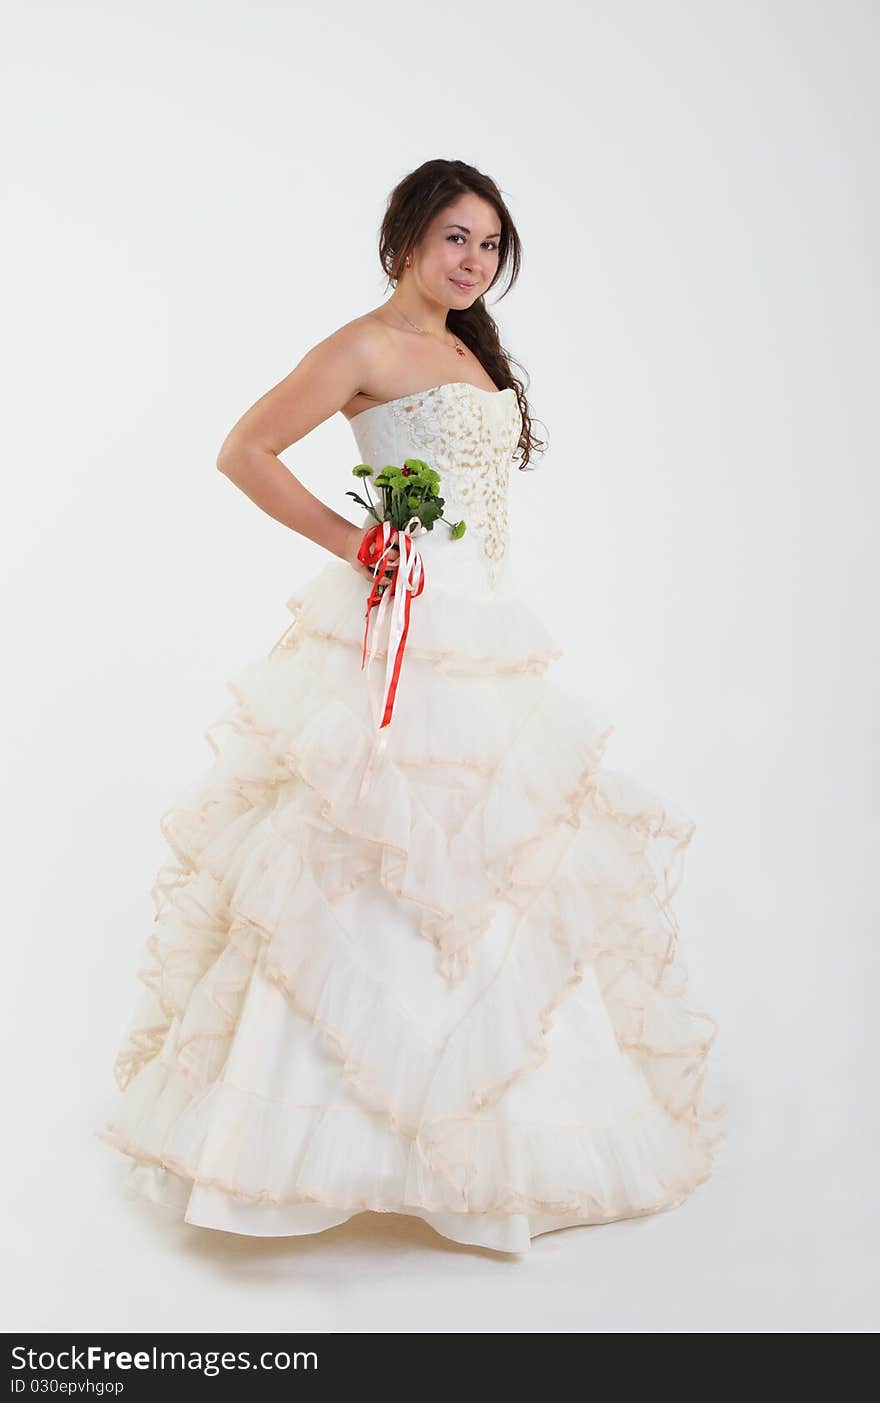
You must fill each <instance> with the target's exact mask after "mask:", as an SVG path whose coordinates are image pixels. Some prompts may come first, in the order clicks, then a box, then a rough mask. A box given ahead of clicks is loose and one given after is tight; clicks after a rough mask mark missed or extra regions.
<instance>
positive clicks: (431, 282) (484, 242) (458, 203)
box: [405, 192, 501, 308]
mask: <svg viewBox="0 0 880 1403" xmlns="http://www.w3.org/2000/svg"><path fill="white" fill-rule="evenodd" d="M500 240H501V220H500V218H499V216H498V212H497V210H496V209H495V206H494V205H492V204H489V202H488V201H487V200H484V199H482V197H481V196H480V195H475V194H473V193H471V192H468V193H467V194H465V195H462V196H460V198H459V199H457V200H455V201H453V203H452V204H450V205H447V206H446V208H445V209H442V210H441V211H440V213H439V214H438V215H436V216H435V218H434V219H433V220H432V221H431V223H430V224H429V225H428V227H427V229H426V230H425V232H424V235H423V236H422V238H421V240H420V241H419V244H418V247H417V248H415V249H414V250H413V254H412V259H413V262H412V267H411V268H408V269H407V270H406V275H405V276H406V277H411V278H412V279H413V281H414V282H415V283H416V285H417V286H418V289H419V291H420V292H421V293H422V294H423V295H424V296H425V297H427V298H429V299H431V300H433V301H436V302H439V303H441V304H442V305H443V306H445V307H448V308H449V307H455V308H460V307H469V306H470V304H471V303H472V302H473V301H475V299H476V298H478V297H481V296H482V294H483V293H484V292H485V291H486V289H487V288H488V287H489V285H490V283H491V282H492V279H493V278H494V276H495V274H496V272H497V270H498V258H499V244H500Z"/></svg>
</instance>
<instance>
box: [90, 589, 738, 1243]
mask: <svg viewBox="0 0 880 1403" xmlns="http://www.w3.org/2000/svg"><path fill="white" fill-rule="evenodd" d="M365 595H366V588H365V581H364V580H363V579H362V578H361V577H360V576H359V575H358V574H357V573H356V572H355V571H354V570H352V569H351V567H350V566H348V565H347V564H344V563H342V562H339V563H336V562H334V563H333V564H332V565H330V566H328V567H327V568H326V569H324V570H323V571H321V572H320V574H319V575H318V576H316V577H315V578H314V579H313V580H312V581H311V582H310V583H309V585H308V586H307V587H306V588H305V589H304V590H303V591H302V592H301V593H300V595H299V596H297V597H295V598H294V599H292V600H291V601H290V602H289V607H290V609H291V611H292V613H293V615H294V618H293V622H292V624H291V626H290V627H289V629H288V630H287V632H286V633H285V634H284V635H283V637H282V638H281V639H279V641H278V643H277V644H276V645H275V647H274V648H273V649H272V651H271V652H270V653H269V654H268V655H266V656H262V657H260V658H258V659H257V660H255V661H252V662H250V663H249V664H248V665H246V666H244V667H242V668H240V669H239V670H238V672H237V673H236V674H235V675H234V676H233V677H231V678H230V679H229V681H228V684H227V685H228V687H229V689H230V692H231V696H232V703H231V705H230V706H229V708H228V710H227V712H226V713H225V714H224V715H223V716H222V717H221V718H220V719H219V720H217V721H215V722H214V723H213V724H212V725H211V726H210V727H209V728H208V729H207V731H206V732H205V736H206V739H207V740H208V742H209V744H210V746H211V748H212V751H213V757H212V760H211V762H210V765H209V767H208V768H207V769H206V771H205V773H204V774H202V775H201V776H200V777H199V778H198V779H197V780H196V781H195V782H194V783H193V784H192V785H191V788H190V791H189V793H188V794H186V795H183V796H182V797H181V798H180V800H179V801H178V802H177V803H176V804H175V805H174V806H173V807H172V808H171V810H170V811H169V812H168V813H166V814H165V816H164V818H163V820H162V829H163V832H164V835H165V838H166V839H167V842H168V845H169V848H170V853H171V856H170V857H169V860H168V861H167V862H166V863H165V864H164V865H163V867H162V868H161V869H160V872H159V874H158V877H157V881H156V885H155V888H154V893H153V894H154V899H155V903H156V915H155V920H154V923H153V926H152V929H151V932H150V934H149V937H148V939H147V942H146V947H145V955H144V963H143V967H142V969H141V970H140V973H139V978H140V980H141V982H142V984H143V986H144V987H143V992H142V994H141V998H140V1001H139V1004H138V1006H137V1008H136V1010H135V1015H134V1018H133V1020H132V1024H131V1028H130V1032H129V1035H128V1038H127V1041H126V1045H125V1046H124V1047H123V1048H122V1050H121V1051H120V1053H119V1055H118V1057H117V1059H116V1064H115V1071H116V1078H117V1083H118V1086H119V1089H120V1093H121V1094H120V1095H118V1096H117V1098H116V1104H115V1106H114V1107H113V1108H112V1110H111V1112H110V1114H109V1118H108V1120H107V1122H106V1124H105V1125H104V1126H103V1127H102V1128H101V1129H100V1130H97V1131H96V1133H97V1134H98V1135H99V1137H100V1138H101V1139H103V1140H105V1141H107V1142H108V1143H109V1144H111V1145H113V1146H115V1147H116V1148H118V1149H119V1150H121V1151H122V1152H123V1153H124V1155H126V1156H128V1157H129V1162H130V1169H129V1178H130V1182H131V1185H132V1187H134V1188H136V1189H137V1191H138V1192H140V1193H143V1194H144V1195H146V1196H148V1197H150V1198H152V1199H154V1200H157V1201H159V1202H162V1203H165V1204H168V1205H170V1206H172V1207H174V1208H175V1209H176V1210H177V1211H178V1212H179V1213H180V1214H182V1215H183V1217H184V1218H185V1219H186V1221H187V1222H189V1223H193V1224H197V1225H199V1226H203V1227H209V1228H215V1229H222V1230H225V1231H229V1232H236V1233H246V1234H254V1235H294V1234H302V1233H312V1232H319V1231H321V1230H323V1229H325V1228H328V1227H331V1226H333V1225H334V1224H337V1223H340V1222H343V1221H344V1220H345V1219H347V1218H349V1217H351V1216H352V1215H353V1214H355V1213H359V1212H362V1211H365V1210H373V1211H377V1212H395V1213H402V1214H409V1215H417V1216H419V1217H421V1218H422V1219H424V1220H425V1221H427V1222H428V1223H430V1224H431V1225H432V1226H433V1227H434V1228H435V1229H436V1230H437V1231H438V1232H439V1233H441V1234H443V1235H444V1236H445V1237H448V1238H451V1239H453V1240H455V1241H459V1242H464V1243H472V1244H474V1245H478V1246H483V1247H490V1248H495V1249H497V1250H499V1251H506V1252H518V1253H521V1252H525V1251H527V1250H528V1248H529V1244H530V1240H531V1238H533V1237H535V1236H536V1235H537V1234H538V1233H541V1232H546V1231H549V1230H550V1229H553V1228H559V1227H565V1226H574V1225H576V1224H585V1223H599V1222H607V1221H611V1220H614V1219H619V1218H626V1217H634V1216H637V1215H640V1214H645V1213H652V1212H656V1211H658V1210H661V1209H665V1208H669V1207H672V1206H674V1205H675V1204H677V1203H679V1202H681V1200H682V1199H683V1198H685V1197H686V1196H687V1195H688V1194H689V1193H690V1192H691V1191H692V1190H693V1189H694V1188H695V1187H696V1185H698V1184H699V1183H700V1182H701V1181H703V1180H704V1179H705V1178H706V1177H707V1176H708V1174H709V1173H710V1170H711V1161H712V1146H713V1144H714V1143H715V1141H716V1140H718V1139H719V1138H720V1136H719V1134H718V1131H717V1128H715V1122H716V1119H717V1115H718V1111H717V1110H710V1109H708V1108H707V1106H706V1104H705V1099H706V1098H705V1088H704V1076H705V1070H706V1054H707V1051H708V1049H709V1046H710V1044H711V1042H712V1039H713V1036H714V1031H715V1029H714V1024H713V1022H712V1020H711V1019H710V1018H708V1017H707V1016H706V1015H704V1014H701V1013H698V1012H695V1011H694V1010H693V1008H692V1007H691V1005H690V1003H689V1001H688V999H687V990H686V979H685V971H684V967H683V964H682V960H681V955H680V951H679V950H678V948H677V941H678V931H677V924H676V920H675V915H674V912H673V909H672V897H673V894H674V891H675V889H676V887H677V885H678V882H679V881H680V878H681V873H682V861H683V856H684V852H685V849H686V847H687V844H688V843H689V841H690V838H691V836H692V833H693V823H692V822H691V821H690V820H689V819H688V818H686V817H685V816H683V815H676V814H674V813H673V812H672V811H671V810H670V808H669V807H668V806H667V805H666V804H664V803H663V802H661V800H660V799H659V798H658V797H657V796H655V795H653V794H651V793H650V792H648V791H646V790H645V789H644V788H643V787H642V786H640V785H639V784H638V783H637V782H636V781H635V780H634V779H633V778H632V777H630V776H628V775H626V774H623V773H620V772H616V771H613V770H610V769H608V768H607V766H606V765H605V764H604V752H605V748H606V743H607V740H608V737H609V735H610V733H611V730H612V727H611V726H609V725H607V724H606V723H605V722H604V721H603V720H601V719H598V718H596V717H595V716H594V715H592V714H590V713H588V712H587V711H586V710H585V708H584V707H582V706H581V705H580V703H579V702H578V701H576V700H575V699H574V698H573V697H571V696H569V695H568V694H567V693H566V692H564V691H563V690H562V689H560V688H559V687H558V686H557V685H556V684H555V683H554V682H553V681H552V680H551V678H550V677H549V676H548V675H547V672H548V664H549V663H550V662H551V661H552V660H553V658H555V657H558V656H559V655H560V652H561V649H560V648H559V647H558V645H557V643H556V642H555V640H554V639H553V638H552V637H551V636H550V635H549V633H548V632H547V630H546V629H545V628H544V626H543V624H542V623H541V622H540V620H538V619H537V617H536V616H535V615H534V614H533V613H532V611H531V610H530V609H529V608H528V606H527V605H526V604H525V603H524V601H523V600H521V599H520V598H518V597H514V596H507V597H504V596H502V597H496V598H493V599H490V600H488V601H485V600H484V601H478V602H473V601H468V600H466V599H463V598H461V597H459V596H457V595H453V594H450V593H448V592H445V591H444V590H442V589H434V590H433V591H429V590H428V589H426V591H425V593H424V594H423V595H421V596H420V597H419V598H418V599H416V600H414V601H413V607H412V616H411V624H410V632H409V637H408V639H407V645H406V655H405V658H404V662H403V671H402V676H401V682H400V687H399V691H398V696H397V701H396V706H395V711H394V716H393V719H392V722H391V724H390V726H389V727H387V728H385V729H384V730H383V732H382V738H381V745H380V746H379V747H378V748H377V746H376V743H375V742H376V729H375V722H374V719H373V718H374V715H375V714H376V710H375V708H376V692H377V686H379V685H380V683H379V684H377V681H376V678H377V675H379V674H381V676H384V668H385V660H384V650H383V649H382V647H380V648H379V656H378V658H377V660H376V661H374V662H373V663H372V664H371V665H370V666H369V667H368V668H366V669H362V667H361V645H362V636H363V623H364V602H365ZM380 681H381V678H380Z"/></svg>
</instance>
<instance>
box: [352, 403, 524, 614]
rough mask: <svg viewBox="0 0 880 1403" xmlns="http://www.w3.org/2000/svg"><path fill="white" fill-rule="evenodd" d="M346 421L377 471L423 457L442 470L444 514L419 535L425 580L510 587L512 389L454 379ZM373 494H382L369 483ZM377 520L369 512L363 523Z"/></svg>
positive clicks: (487, 588) (473, 589)
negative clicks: (460, 530) (458, 532)
mask: <svg viewBox="0 0 880 1403" xmlns="http://www.w3.org/2000/svg"><path fill="white" fill-rule="evenodd" d="M349 422H350V424H351V428H352V432H353V434H354V437H355V442H356V443H357V446H358V452H359V453H360V455H361V461H362V462H364V463H369V465H370V467H372V468H373V469H375V471H376V472H379V471H381V469H382V468H384V467H386V466H388V465H389V464H396V465H397V466H398V467H402V466H403V461H404V459H405V458H421V459H422V460H423V461H424V462H426V463H427V464H428V466H429V467H431V468H433V469H434V470H435V472H437V473H439V475H440V494H441V496H442V497H443V499H444V501H445V506H444V508H443V516H444V518H445V520H443V521H437V522H435V524H434V527H433V529H432V530H431V531H426V532H424V533H422V534H420V535H419V536H417V538H416V544H417V546H418V549H419V552H420V554H421V556H422V560H423V562H424V567H425V578H426V583H427V582H429V581H430V582H433V583H434V584H435V585H438V586H443V587H444V588H449V589H454V590H461V591H463V592H468V593H471V594H481V595H485V594H490V595H495V594H504V593H506V592H508V591H509V590H510V588H511V586H512V579H511V571H510V563H511V557H510V541H509V537H508V513H507V503H508V490H509V483H510V467H511V462H512V458H513V454H514V452H515V450H516V446H517V443H518V442H519V437H520V433H521V431H522V420H521V417H520V411H519V405H518V403H517V399H516V394H515V392H514V391H513V390H512V389H505V390H500V391H493V390H482V389H480V388H479V387H478V386H477V385H471V384H469V383H467V382H465V381H457V382H455V383H452V384H445V385H435V386H433V387H432V388H431V389H427V390H419V391H417V392H416V393H415V394H411V395H402V396H401V397H400V398H399V399H393V400H389V401H387V402H386V403H384V404H376V405H373V406H371V408H369V409H365V410H363V411H362V412H361V413H360V414H356V415H355V416H354V418H353V419H351V420H350V421H349ZM366 482H367V483H369V482H370V479H369V478H367V479H366ZM361 486H363V484H361ZM353 490H358V489H357V487H356V486H355V483H354V482H353ZM361 495H363V496H364V497H366V492H363V491H362V493H361ZM370 495H371V496H372V497H373V499H374V500H376V498H377V497H378V492H377V491H376V489H374V488H373V487H372V486H371V487H370ZM460 520H463V521H464V522H465V523H466V530H465V534H464V535H463V536H461V537H460V538H459V539H458V540H454V539H453V538H452V536H451V535H450V528H449V525H447V523H453V522H456V521H460ZM372 522H373V518H372V517H371V516H370V515H369V514H368V513H364V516H363V525H364V527H365V528H366V527H367V526H369V525H371V524H372Z"/></svg>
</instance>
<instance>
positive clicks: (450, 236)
mask: <svg viewBox="0 0 880 1403" xmlns="http://www.w3.org/2000/svg"><path fill="white" fill-rule="evenodd" d="M447 238H448V239H463V238H464V234H458V233H456V234H447ZM483 243H484V244H489V245H491V250H492V252H493V253H494V252H495V250H496V249H497V248H498V240H497V239H484V240H483Z"/></svg>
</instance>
